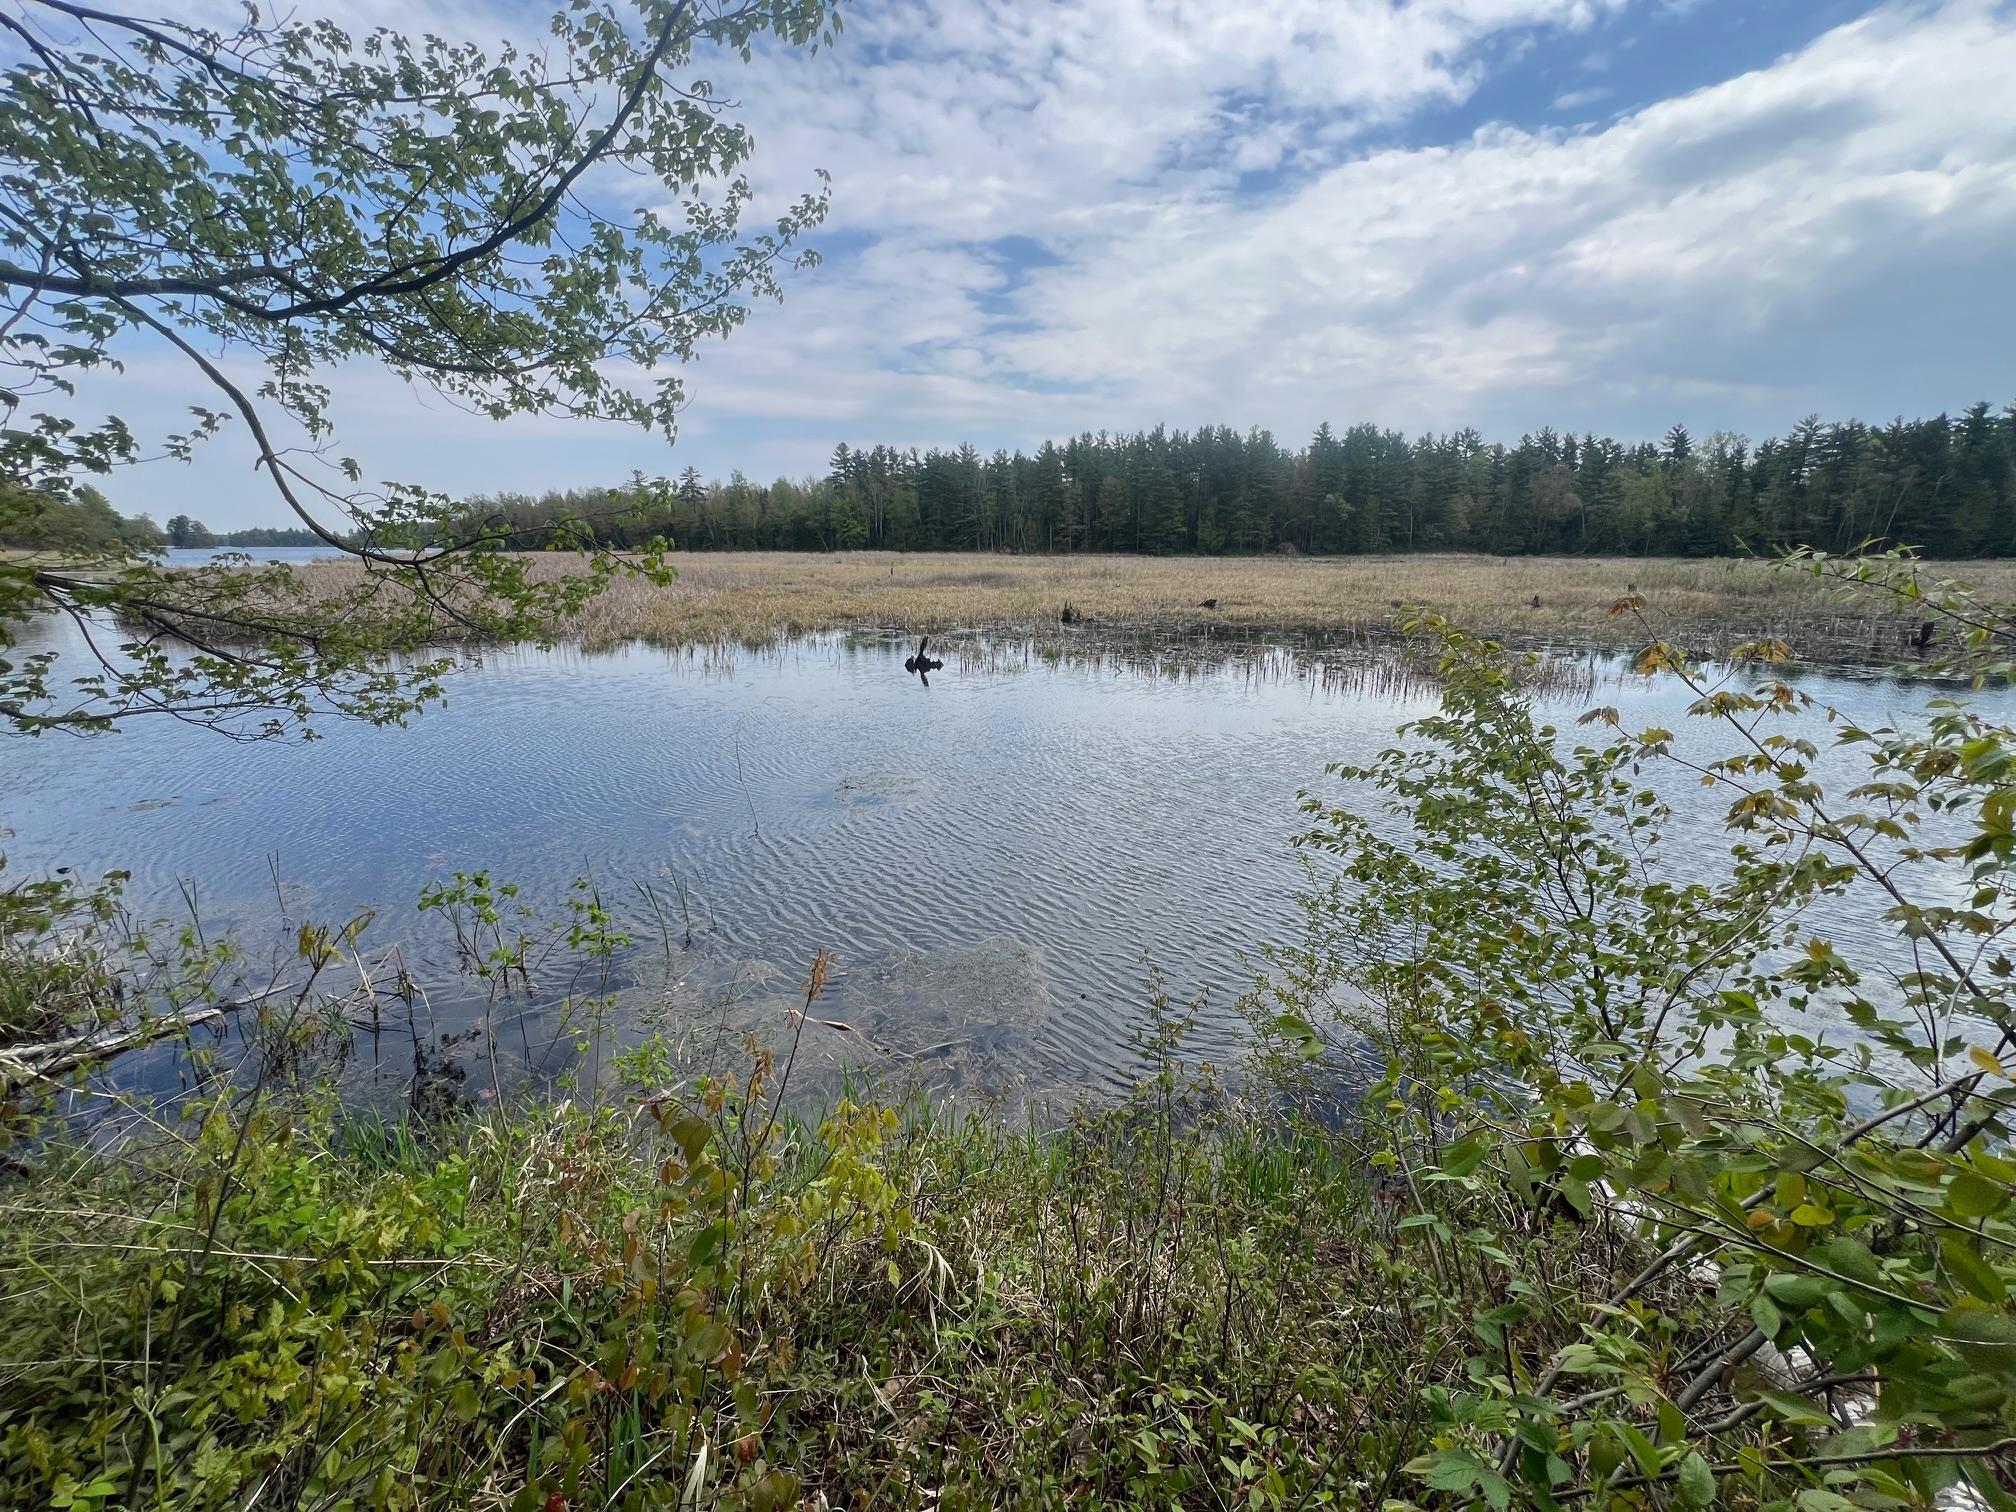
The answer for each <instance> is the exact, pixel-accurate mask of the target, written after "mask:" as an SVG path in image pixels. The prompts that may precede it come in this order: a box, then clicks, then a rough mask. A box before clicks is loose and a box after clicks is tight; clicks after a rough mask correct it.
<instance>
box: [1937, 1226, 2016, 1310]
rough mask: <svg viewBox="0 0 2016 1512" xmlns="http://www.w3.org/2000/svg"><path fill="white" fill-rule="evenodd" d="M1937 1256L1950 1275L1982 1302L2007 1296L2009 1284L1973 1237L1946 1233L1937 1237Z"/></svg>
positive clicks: (1999, 1300) (2003, 1299)
mask: <svg viewBox="0 0 2016 1512" xmlns="http://www.w3.org/2000/svg"><path fill="white" fill-rule="evenodd" d="M1939 1258H1940V1259H1941V1260H1943V1261H1945V1262H1946V1269H1947V1270H1949V1271H1951V1272H1952V1273H1953V1278H1954V1279H1955V1280H1956V1281H1958V1282H1959V1283H1960V1284H1961V1285H1962V1286H1964V1287H1966V1288H1967V1290H1968V1291H1970V1292H1972V1293H1973V1294H1974V1295H1975V1296H1977V1297H1979V1298H1980V1299H1981V1300H1982V1301H1983V1302H2003V1301H2006V1300H2008V1297H2009V1288H2008V1286H2007V1285H2006V1284H2005V1283H2004V1282H2003V1280H2002V1277H2001V1276H2000V1275H1999V1274H1997V1272H1996V1270H1995V1267H1994V1266H1992V1265H1990V1264H1989V1263H1988V1262H1987V1261H1986V1260H1984V1259H1982V1258H1981V1255H1980V1253H1979V1252H1978V1251H1977V1250H1976V1249H1975V1248H1974V1244H1973V1241H1972V1240H1970V1239H1969V1238H1968V1237H1967V1236H1965V1235H1964V1234H1952V1233H1949V1234H1946V1235H1945V1236H1943V1237H1942V1238H1941V1239H1940V1241H1939Z"/></svg>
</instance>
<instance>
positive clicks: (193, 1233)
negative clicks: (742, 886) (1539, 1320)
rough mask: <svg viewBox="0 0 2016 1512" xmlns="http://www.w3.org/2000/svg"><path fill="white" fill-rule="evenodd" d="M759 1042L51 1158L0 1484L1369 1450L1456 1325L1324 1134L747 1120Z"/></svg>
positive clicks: (608, 1481)
mask: <svg viewBox="0 0 2016 1512" xmlns="http://www.w3.org/2000/svg"><path fill="white" fill-rule="evenodd" d="M762 1076H763V1072H762V1071H761V1069H759V1067H758V1065H757V1064H756V1063H755V1062H753V1061H752V1062H751V1064H750V1065H749V1066H747V1067H745V1075H744V1077H743V1079H742V1086H741V1088H740V1089H739V1090H736V1089H732V1088H730V1087H728V1086H725V1085H724V1084H722V1083H715V1084H712V1085H703V1086H701V1087H699V1088H696V1089H690V1090H689V1092H688V1094H687V1095H686V1096H684V1097H680V1098H672V1097H663V1098H660V1099H658V1100H647V1101H643V1102H642V1103H641V1104H640V1102H638V1101H634V1100H633V1101H628V1102H626V1103H624V1104H620V1105H608V1106H603V1107H601V1108H598V1109H589V1108H581V1107H571V1106H569V1107H561V1108H558V1109H533V1110H526V1111H524V1112H521V1113H519V1114H516V1115H506V1114H497V1115H493V1116H491V1117H488V1118H485V1119H483V1120H481V1121H478V1122H473V1123H465V1124H460V1125H455V1126H451V1127H446V1128H431V1129H430V1128H423V1127H413V1126H397V1127H387V1126H383V1125H379V1124H375V1123H371V1122H368V1121H362V1120H357V1119H354V1118H353V1119H344V1118H340V1117H336V1116H335V1115H333V1114H326V1113H324V1114H317V1113H313V1112H309V1111H306V1110H298V1109H297V1110H295V1111H293V1112H283V1111H281V1110H280V1109H279V1108H278V1107H277V1106H269V1107H266V1108H263V1109H261V1110H259V1111H247V1110H245V1109H244V1108H243V1107H240V1108H238V1109H236V1110H229V1109H226V1108H224V1107H221V1106H220V1107H217V1108H215V1109H213V1110H212V1111H211V1112H210V1113H209V1114H208V1115H207V1116H206V1117H205V1118H204V1119H203V1120H202V1121H201V1122H200V1123H199V1124H197V1125H195V1126H193V1127H191V1128H189V1129H187V1130H186V1131H184V1133H183V1134H182V1135H178V1137H176V1138H175V1139H173V1140H169V1141H164V1142H161V1143H159V1144H156V1145H154V1146H153V1147H152V1148H151V1149H150V1150H149V1151H148V1152H147V1153H146V1154H145V1155H144V1156H140V1157H136V1158H131V1159H129V1160H128V1161H126V1162H124V1163H122V1165H121V1166H120V1167H119V1168H118V1170H117V1171H116V1173H114V1172H109V1171H107V1170H106V1169H105V1168H104V1167H103V1165H102V1164H100V1163H95V1162H84V1163H82V1165H81V1166H80V1170H88V1171H89V1173H90V1174H89V1179H88V1180H82V1179H76V1178H73V1177H72V1176H70V1175H67V1174H66V1173H65V1171H64V1169H63V1166H62V1163H60V1162H59V1163H57V1165H56V1166H55V1167H54V1168H53V1169H51V1170H49V1171H47V1172H46V1173H45V1174H44V1175H43V1176H42V1177H40V1178H39V1179H38V1180H37V1181H36V1182H34V1183H33V1184H31V1185H30V1186H28V1187H26V1188H25V1189H16V1190H14V1191H11V1192H9V1193H8V1194H7V1208H8V1223H7V1229H6V1233H7V1238H6V1240H5V1241H4V1247H0V1264H4V1265H5V1268H6V1271H7V1274H8V1285H7V1301H6V1303H5V1305H4V1308H0V1352H4V1359H5V1360H6V1362H7V1364H6V1367H5V1374H4V1377H0V1466H4V1467H5V1468H4V1469H0V1500H4V1501H5V1503H6V1504H7V1505H10V1506H93V1507H99V1506H176V1507H183V1506H203V1507H210V1506H215V1507H223V1506H242V1505H253V1504H257V1505H274V1506H311V1507H333V1506H346V1505H355V1506H391V1507H409V1506H422V1507H442V1508H447V1507H455V1508H464V1507H477V1508H490V1507H499V1508H501V1507H511V1508H532V1509H542V1508H543V1509H558V1508H561V1507H574V1508H581V1507H604V1506H612V1507H671V1506H719V1507H755V1508H769V1507H795V1506H830V1507H911V1508H921V1507H933V1506H935V1507H945V1508H955V1507H956V1508H982V1507H998V1506H1064V1505H1077V1506H1140V1507H1148V1506H1154V1507H1167V1506H1172V1505H1196V1506H1209V1505H1239V1506H1247V1505H1251V1506H1273V1507H1292V1506H1323V1505H1338V1504H1343V1505H1359V1504H1367V1505H1377V1504H1378V1502H1379V1500H1380V1499H1381V1498H1382V1497H1383V1496H1385V1495H1390V1494H1396V1493H1397V1492H1399V1491H1400V1490H1401V1489H1402V1488H1403V1487H1404V1484H1405V1477H1404V1476H1403V1475H1402V1473H1401V1467H1402V1466H1403V1465H1404V1464H1405V1462H1406V1461H1407V1460H1408V1459H1409V1458H1410V1457H1411V1456H1412V1455H1413V1454H1414V1453H1416V1452H1418V1450H1419V1449H1420V1447H1421V1446H1422V1445H1423V1444H1424V1443H1425V1442H1426V1437H1427V1425H1426V1418H1427V1409H1426V1408H1425V1406H1424V1404H1423V1399H1422V1396H1421V1392H1422V1389H1423V1388H1424V1387H1425V1386H1428V1385H1430V1384H1433V1383H1434V1382H1436V1381H1437V1380H1449V1379H1453V1375H1452V1372H1453V1371H1454V1368H1455V1365H1454V1362H1455V1361H1457V1360H1459V1359H1460V1358H1461V1353H1462V1351H1461V1349H1460V1347H1450V1348H1448V1350H1447V1352H1446V1354H1445V1353H1444V1352H1443V1351H1441V1350H1438V1349H1437V1348H1436V1347H1433V1345H1434V1341H1435V1340H1436V1339H1437V1338H1438V1337H1441V1336H1442V1335H1445V1334H1446V1335H1447V1337H1446V1338H1443V1343H1444V1344H1445V1345H1448V1346H1459V1345H1460V1337H1459V1334H1460V1330H1459V1329H1458V1328H1457V1326H1456V1325H1455V1324H1454V1323H1453V1322H1452V1321H1451V1320H1450V1319H1449V1318H1448V1317H1447V1316H1446V1315H1445V1316H1440V1317H1438V1316H1435V1315H1432V1314H1431V1313H1429V1312H1428V1311H1427V1310H1426V1309H1424V1308H1421V1307H1417V1306H1416V1305H1414V1304H1413V1303H1411V1302H1410V1301H1409V1297H1410V1293H1411V1292H1412V1290H1413V1288H1412V1287H1411V1286H1410V1276H1411V1275H1412V1273H1413V1272H1414V1270H1415V1268H1416V1267H1419V1266H1422V1265H1425V1264H1427V1263H1429V1250H1428V1247H1427V1246H1428V1244H1429V1243H1431V1242H1432V1241H1429V1240H1427V1239H1426V1238H1425V1236H1422V1235H1419V1234H1414V1233H1411V1232H1408V1233H1403V1232H1401V1231H1399V1230H1398V1229H1397V1227H1396V1221H1397V1216H1398V1215H1397V1214H1395V1213H1393V1212H1392V1211H1391V1210H1390V1208H1388V1207H1384V1206H1382V1205H1381V1204H1380V1203H1379V1202H1378V1200H1377V1199H1376V1197H1375V1196H1374V1194H1373V1191H1372V1189H1371V1188H1370V1187H1369V1186H1368V1185H1367V1184H1366V1183H1365V1182H1364V1181H1363V1180H1362V1179H1361V1177H1360V1176H1359V1175H1358V1174H1357V1171H1356V1168H1355V1163H1354V1162H1351V1161H1350V1160H1349V1159H1348V1151H1347V1147H1346V1146H1345V1145H1343V1144H1342V1143H1341V1142H1339V1141H1337V1140H1335V1139H1332V1138H1328V1137H1322V1136H1317V1135H1313V1134H1311V1135H1309V1136H1308V1137H1306V1138H1298V1136H1297V1135H1295V1134H1294V1133H1293V1132H1292V1131H1290V1130H1288V1129H1286V1128H1284V1127H1281V1126H1279V1125H1269V1126H1265V1127H1262V1126H1260V1125H1255V1124H1248V1123H1244V1122H1242V1121H1240V1120H1238V1119H1237V1118H1234V1117H1231V1116H1229V1115H1220V1116H1217V1117H1214V1118H1212V1119H1210V1120H1208V1121H1206V1122H1204V1123H1196V1122H1188V1123H1184V1122H1177V1121H1172V1118H1171V1112H1172V1099H1171V1098H1170V1097H1168V1096H1165V1095H1162V1094H1159V1093H1158V1092H1157V1091H1156V1090H1155V1089H1153V1088H1150V1089H1144V1092H1143V1093H1142V1095H1141V1096H1139V1097H1137V1098H1136V1099H1135V1100H1134V1101H1133V1102H1132V1103H1130V1104H1128V1105H1127V1106H1125V1107H1123V1108H1121V1109H1117V1110H1113V1111H1111V1112H1108V1113H1104V1114H1100V1115H1097V1116H1090V1117H1087V1118H1084V1119H1082V1120H1080V1121H1078V1122H1076V1123H1074V1124H1073V1125H1072V1126H1071V1127H1070V1128H1069V1129H1068V1130H1067V1131H1065V1132H1063V1133H1060V1134H1055V1135H1048V1136H1045V1135H1034V1134H1020V1135H1018V1134H1015V1133H1012V1132H1005V1131H1002V1130H1000V1129H997V1128H994V1127H992V1126H990V1125H987V1124H984V1123H975V1122H955V1121H952V1120H950V1119H949V1118H946V1117H942V1116H939V1115H936V1114H934V1113H933V1111H932V1110H931V1108H930V1107H929V1106H928V1105H926V1104H923V1103H912V1104H909V1105H906V1106H905V1107H903V1108H902V1109H901V1110H900V1111H899V1110H896V1109H889V1108H882V1107H876V1106H872V1105H855V1104H843V1105H841V1106H840V1107H839V1108H837V1109H835V1110H834V1111H833V1112H832V1113H831V1114H830V1115H829V1116H828V1117H827V1118H826V1119H824V1120H823V1122H822V1123H821V1124H820V1125H819V1126H818V1127H817V1128H810V1127H806V1126H802V1125H799V1124H796V1123H792V1122H790V1121H788V1120H780V1121H779V1122H778V1124H777V1125H776V1127H775V1129H774V1131H772V1132H771V1133H770V1134H769V1136H768V1137H767V1138H765V1137H762V1136H763V1133H764V1129H765V1120H766V1118H767V1113H765V1112H764V1111H763V1108H764V1104H763V1101H762V1097H761V1088H762V1085H763V1083H762ZM752 1079H753V1080H755V1081H756V1082H757V1085H758V1089H759V1090H758V1097H757V1099H756V1101H755V1102H754V1103H751V1102H749V1101H748V1100H747V1096H746V1094H747V1092H748V1087H749V1082H750V1081H751V1080H752ZM1169 1090H1170V1088H1167V1087H1165V1088H1164V1089H1163V1092H1165V1093H1166V1092H1168V1091H1169ZM640 1095H641V1094H640ZM1549 1253H1550V1254H1551V1255H1552V1257H1553V1258H1552V1260H1551V1261H1550V1260H1545V1259H1542V1258H1541V1257H1536V1260H1539V1262H1540V1263H1555V1264H1559V1263H1567V1262H1568V1252H1567V1251H1565V1250H1561V1249H1558V1248H1550V1251H1549ZM1424 1340H1426V1341H1427V1342H1428V1343H1429V1344H1430V1347H1428V1348H1423V1347H1422V1344H1423V1342H1424Z"/></svg>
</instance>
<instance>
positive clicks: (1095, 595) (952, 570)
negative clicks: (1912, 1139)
mask: <svg viewBox="0 0 2016 1512" xmlns="http://www.w3.org/2000/svg"><path fill="white" fill-rule="evenodd" d="M676 561H677V564H678V567H679V577H678V578H677V580H676V581H674V582H672V583H671V584H669V585H667V586H665V587H658V586H656V585H654V584H652V583H649V582H646V581H642V580H639V579H631V578H618V579H616V580H615V581H613V582H612V583H611V584H610V585H609V587H608V588H607V590H606V591H605V592H604V593H603V594H602V595H601V596H600V597H599V598H597V599H596V600H595V601H594V602H593V603H591V604H590V605H589V606H588V607H587V609H586V610H585V611H584V612H583V613H582V614H581V615H580V617H579V618H578V620H577V621H575V622H574V623H573V624H572V625H571V626H568V627H562V629H561V633H562V634H564V635H566V636H567V637H568V638H570V639H578V640H579V641H580V642H581V643H582V644H583V645H586V646H590V647H594V646H606V645H613V644H617V643H620V642H623V641H628V640H648V641H653V642H657V643H659V644H663V645H693V644H699V645H733V644H740V645H746V646H760V645H767V644H771V643H773V642H775V641H777V640H778V639H780V638H789V637H793V636H799V635H805V634H809V633H812V632H816V631H821V630H839V629H848V628H855V627H864V626H872V627H876V628H879V629H885V630H888V631H891V632H899V633H903V634H911V635H914V634H919V633H931V634H940V635H946V634H951V633H954V632H957V631H961V630H968V631H993V632H1000V631H1016V632H1021V633H1024V634H1041V635H1047V636H1052V637H1059V638H1064V637H1071V636H1079V635H1096V636H1099V637H1101V638H1110V637H1112V636H1114V635H1116V634H1124V635H1128V636H1133V637H1137V638H1140V639H1144V640H1147V641H1150V642H1152V643H1155V644H1166V643H1167V642H1170V641H1182V640H1190V639H1200V638H1213V639H1229V640H1240V639H1255V638H1266V637H1279V636H1282V635H1284V634H1297V633H1300V634H1323V635H1325V636H1327V637H1330V638H1332V639H1333V640H1334V639H1336V638H1338V637H1349V636H1359V637H1365V638H1372V637H1385V636H1389V635H1390V634H1391V633H1392V631H1393V630H1394V628H1395V627H1396V625H1397V622H1398V621H1399V619H1400V617H1401V614H1400V606H1401V605H1403V604H1411V605H1419V606H1422V607H1426V608H1432V609H1434V610H1437V611H1438V612H1440V613H1442V614H1445V615H1447V616H1448V617H1450V618H1452V619H1454V620H1457V621H1458V622H1460V623H1462V624H1464V625H1466V626H1468V627H1470V628H1472V629H1474V630H1478V631H1481V632H1484V633H1487V634H1492V635H1497V636H1502V637H1505V638H1507V639H1510V640H1514V641H1516V642H1519V643H1521V644H1537V643H1544V642H1558V643H1568V644H1575V645H1583V646H1590V645H1605V646H1619V647H1621V646H1625V645H1628V644H1631V643H1633V642H1635V641H1637V640H1639V639H1642V630H1641V629H1640V627H1638V626H1637V625H1635V624H1634V623H1633V622H1632V621H1631V620H1630V619H1628V618H1625V619H1618V618H1614V617H1612V615H1611V614H1610V612H1609V611H1610V606H1611V604H1613V603H1614V602H1615V601H1616V600H1617V599H1618V598H1620V597H1622V596H1623V595H1624V594H1625V593H1627V592H1636V593H1638V594H1641V595H1643V596H1644V597H1645V599H1646V600H1647V610H1648V613H1649V614H1650V615H1652V616H1653V617H1654V618H1655V619H1656V620H1657V621H1658V623H1659V624H1660V626H1661V630H1662V633H1664V634H1666V635H1667V636H1668V637H1669V638H1675V639H1680V640H1682V641H1684V642H1686V643H1687V644H1689V645H1690V646H1692V647H1694V648H1695V649H1697V650H1700V651H1710V650H1714V649H1718V648H1719V647H1720V646H1721V645H1724V644H1727V643H1731V642H1734V641H1738V640H1748V639H1753V638H1756V637H1758V636H1760V635H1766V634H1770V635H1776V636H1778V637H1779V638H1781V639H1784V640H1786V641H1789V642H1790V643H1791V644H1792V646H1793V648H1794V650H1795V651H1797V652H1800V653H1802V654H1804V655H1806V656H1809V657H1813V658H1819V659H1831V658H1836V657H1857V656H1862V655H1867V654H1870V653H1872V652H1873V653H1878V654H1896V653H1897V652H1898V651H1900V650H1901V649H1902V647H1903V644H1904V627H1905V624H1906V621H1905V620H1904V619H1903V618H1901V617H1899V616H1897V615H1896V614H1894V613H1892V612H1890V611H1888V610H1887V609H1885V608H1883V607H1882V606H1880V605H1878V604H1877V603H1875V601H1873V600H1857V601H1854V602H1852V603H1850V602H1846V601H1843V600H1841V599H1839V598H1835V597H1830V596H1828V595H1827V594H1825V593H1824V592H1823V591H1822V590H1821V588H1820V586H1819V585H1818V583H1817V582H1816V581H1815V580H1814V579H1812V578H1811V577H1806V576H1802V575H1799V574H1796V573H1789V572H1781V571H1776V570H1774V569H1773V568H1772V567H1771V566H1770V564H1768V563H1765V562H1757V561H1737V560H1722V559H1712V560H1700V561H1695V560H1678V559H1642V558H1623V557H1616V558H1595V557H1575V558H1568V557H1513V558H1497V557H1487V556H1428V555H1419V556H1396V557H1344V558H1315V557H1297V558H1280V557H1266V558H1222V557H1221V558H1195V557H1161V558H1150V557H1004V556H979V555H972V554H965V555H953V554H947V555H898V554H893V553H865V552H864V553H842V554H835V555H822V554H813V553H793V552H776V553H736V554H719V555H715V554H708V555H697V554H696V555H692V556H681V557H678V558H676ZM299 570H300V575H301V578H302V579H303V581H304V582H305V583H306V584H307V585H308V586H309V587H310V589H311V591H322V592H328V593H334V592H338V591H340V590H341V589H342V588H344V587H346V586H348V585H350V584H352V583H353V582H354V580H355V577H356V574H357V573H358V572H359V571H360V570H361V569H360V568H359V567H358V565H357V564H356V563H354V562H347V561H333V562H317V563H313V564H310V565H308V566H305V567H302V568H301V569H299ZM579 570H580V562H579V560H578V559H577V558H573V557H568V556H538V557H534V558H532V559H531V571H532V574H533V576H534V577H535V578H550V577H555V576H558V575H561V574H564V573H571V572H577V571H579ZM1965 575H1966V576H1968V577H1969V578H1970V579H1971V580H1973V581H1974V582H1975V583H1976V584H1977V586H1979V587H1981V588H1982V589H1984V590H1985V591H1987V592H1989V593H1990V594H1991V595H1993V594H2001V595H2004V596H2008V597H2016V564H2012V563H1978V564H1973V565H1971V566H1970V567H1969V568H1968V569H1967V570H1966V574H1965ZM1207 599H1210V600H1214V601H1215V602H1216V607H1215V608H1212V609H1204V608H1202V607H1200V605H1201V604H1202V603H1203V602H1204V601H1205V600H1207ZM1067 603H1068V604H1070V605H1071V606H1072V609H1073V610H1074V614H1073V621H1072V623H1070V624H1060V623H1059V621H1060V616H1061V615H1062V611H1063V608H1064V606H1065V605H1066V604H1067Z"/></svg>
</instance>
